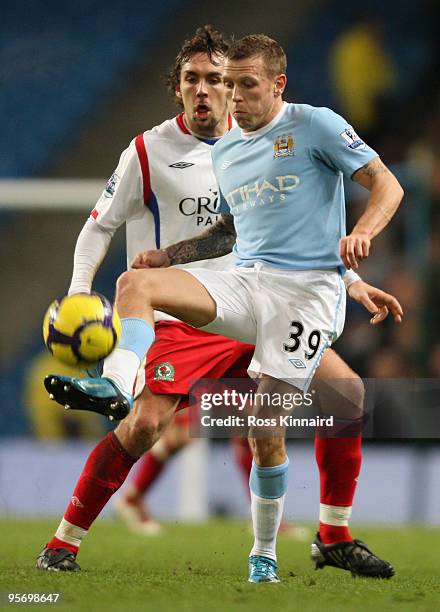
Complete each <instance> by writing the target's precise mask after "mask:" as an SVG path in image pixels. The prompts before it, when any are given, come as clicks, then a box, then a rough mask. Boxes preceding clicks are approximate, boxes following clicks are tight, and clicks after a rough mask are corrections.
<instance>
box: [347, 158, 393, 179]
mask: <svg viewBox="0 0 440 612" xmlns="http://www.w3.org/2000/svg"><path fill="white" fill-rule="evenodd" d="M358 172H360V173H362V174H365V175H366V176H369V177H373V176H376V175H377V174H385V173H386V172H389V170H388V168H387V167H386V166H385V164H384V163H383V161H382V160H381V159H380V157H375V158H374V159H372V160H371V161H370V162H368V164H365V166H362V168H359V170H357V172H355V175H356V174H357V173H358Z"/></svg>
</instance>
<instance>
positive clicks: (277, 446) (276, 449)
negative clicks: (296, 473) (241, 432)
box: [249, 437, 286, 467]
mask: <svg viewBox="0 0 440 612" xmlns="http://www.w3.org/2000/svg"><path fill="white" fill-rule="evenodd" d="M249 446H250V448H251V451H252V454H253V456H254V461H255V463H256V464H257V465H259V466H262V467H272V466H275V465H280V464H281V463H284V461H285V460H286V445H285V441H284V438H261V439H259V438H252V437H251V438H249Z"/></svg>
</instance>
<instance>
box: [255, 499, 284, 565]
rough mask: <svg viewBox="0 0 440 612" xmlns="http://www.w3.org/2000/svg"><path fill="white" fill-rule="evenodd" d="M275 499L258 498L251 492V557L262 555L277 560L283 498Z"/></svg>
mask: <svg viewBox="0 0 440 612" xmlns="http://www.w3.org/2000/svg"><path fill="white" fill-rule="evenodd" d="M285 497H286V495H285V494H284V495H282V496H281V497H277V498H275V499H268V498H266V497H259V496H258V495H256V494H255V493H254V492H253V491H251V512H252V525H253V528H254V536H255V541H254V546H253V548H252V550H251V555H263V556H264V557H269V558H270V559H273V560H274V561H276V560H277V555H276V551H275V548H276V540H277V534H278V529H279V527H280V523H281V518H282V516H283V508H284V498H285Z"/></svg>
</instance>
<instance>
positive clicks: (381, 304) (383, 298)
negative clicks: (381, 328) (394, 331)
mask: <svg viewBox="0 0 440 612" xmlns="http://www.w3.org/2000/svg"><path fill="white" fill-rule="evenodd" d="M347 291H348V294H349V296H350V297H351V298H352V299H353V300H355V301H356V302H358V303H359V304H362V305H363V306H365V308H366V309H367V310H368V311H369V312H371V314H372V315H373V317H372V318H371V319H370V323H371V324H372V325H377V324H378V323H381V322H382V321H384V320H385V319H386V318H387V316H388V313H389V312H391V314H392V315H393V317H394V321H395V322H396V323H401V322H402V317H403V309H402V306H401V305H400V303H399V302H398V300H397V299H396V298H395V297H394V296H393V295H390V294H389V293H385V291H382V290H381V289H378V288H377V287H373V286H372V285H369V284H368V283H366V282H364V281H363V280H362V279H359V280H357V281H354V282H353V283H351V284H350V285H349V286H348V289H347Z"/></svg>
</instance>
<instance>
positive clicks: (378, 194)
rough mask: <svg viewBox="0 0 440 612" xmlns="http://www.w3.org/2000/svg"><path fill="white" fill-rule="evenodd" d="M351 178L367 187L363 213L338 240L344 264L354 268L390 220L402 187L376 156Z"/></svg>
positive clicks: (401, 196) (367, 252)
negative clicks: (351, 229)
mask: <svg viewBox="0 0 440 612" xmlns="http://www.w3.org/2000/svg"><path fill="white" fill-rule="evenodd" d="M352 178H353V180H354V181H356V182H357V183H359V184H360V185H362V186H363V187H365V188H366V189H368V190H369V191H370V197H369V199H368V202H367V206H366V208H365V212H364V214H363V215H362V216H361V217H360V219H359V221H358V222H357V223H356V225H355V226H354V228H353V231H352V232H351V234H349V235H348V236H345V237H344V238H342V240H341V242H340V255H341V259H342V261H343V262H344V265H345V266H346V267H347V268H354V269H356V268H357V267H358V265H359V263H360V262H361V261H362V260H363V259H365V258H366V257H368V255H369V253H370V243H371V240H372V239H373V238H374V237H375V236H377V234H379V233H380V232H381V231H382V230H383V229H384V227H386V225H387V224H388V223H389V222H390V221H391V218H392V217H393V215H394V214H395V212H396V211H397V209H398V208H399V204H400V202H401V201H402V198H403V189H402V187H401V186H400V184H399V181H398V180H397V179H396V177H395V176H394V174H393V173H392V172H391V171H390V170H389V169H388V168H387V167H386V166H385V164H384V163H383V162H382V161H381V159H380V158H379V157H376V158H374V159H372V160H371V161H370V162H368V163H367V164H365V166H362V168H360V169H359V170H357V171H356V172H355V173H354V174H353V177H352Z"/></svg>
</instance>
